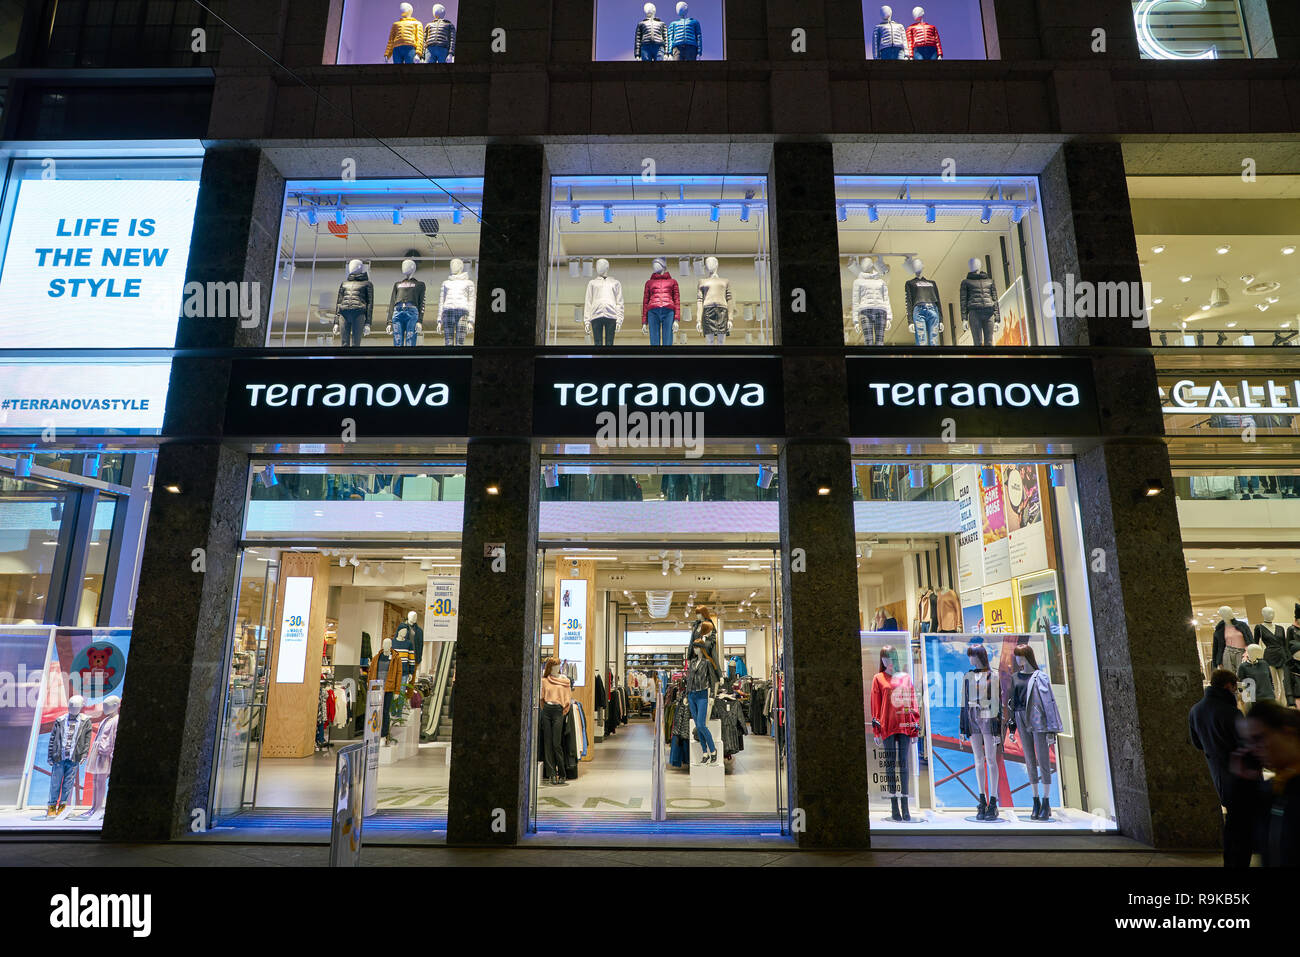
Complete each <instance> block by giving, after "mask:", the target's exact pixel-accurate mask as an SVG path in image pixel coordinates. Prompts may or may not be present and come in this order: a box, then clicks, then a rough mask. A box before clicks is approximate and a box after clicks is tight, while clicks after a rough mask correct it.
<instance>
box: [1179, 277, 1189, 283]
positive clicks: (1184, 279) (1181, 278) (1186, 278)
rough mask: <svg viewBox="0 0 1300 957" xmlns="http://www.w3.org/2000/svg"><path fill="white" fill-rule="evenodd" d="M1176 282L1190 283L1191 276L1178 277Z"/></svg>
mask: <svg viewBox="0 0 1300 957" xmlns="http://www.w3.org/2000/svg"><path fill="white" fill-rule="evenodd" d="M1178 281H1179V282H1191V281H1192V277H1191V276H1179V277H1178Z"/></svg>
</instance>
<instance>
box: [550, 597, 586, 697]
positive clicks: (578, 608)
mask: <svg viewBox="0 0 1300 957" xmlns="http://www.w3.org/2000/svg"><path fill="white" fill-rule="evenodd" d="M559 601H560V636H559V638H560V640H559V644H558V646H557V649H556V657H558V658H559V659H560V660H561V661H569V662H572V663H573V664H574V665H576V666H577V669H578V677H577V680H575V681H574V683H573V686H574V687H575V688H580V687H582V686H583V685H584V684H585V683H586V674H587V580H586V579H585V578H566V579H564V580H563V581H561V582H560V597H559Z"/></svg>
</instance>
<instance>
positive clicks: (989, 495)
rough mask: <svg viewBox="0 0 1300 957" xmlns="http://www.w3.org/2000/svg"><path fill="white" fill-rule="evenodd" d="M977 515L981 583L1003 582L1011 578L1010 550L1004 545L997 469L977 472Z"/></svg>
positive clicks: (1004, 535) (1004, 513)
mask: <svg viewBox="0 0 1300 957" xmlns="http://www.w3.org/2000/svg"><path fill="white" fill-rule="evenodd" d="M979 471H980V505H981V508H980V511H981V512H982V515H983V517H982V534H983V542H984V583H985V584H992V583H994V582H1004V581H1007V580H1008V579H1009V578H1010V577H1011V550H1010V543H1009V542H1008V541H1007V516H1006V510H1005V508H1004V505H1003V500H1002V478H1001V476H1000V475H999V474H998V471H999V470H998V467H997V466H992V465H986V466H983V467H981V468H980V470H979Z"/></svg>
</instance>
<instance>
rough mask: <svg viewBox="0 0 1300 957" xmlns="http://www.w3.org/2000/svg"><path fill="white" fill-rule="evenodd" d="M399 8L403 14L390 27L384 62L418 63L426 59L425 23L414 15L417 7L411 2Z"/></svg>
mask: <svg viewBox="0 0 1300 957" xmlns="http://www.w3.org/2000/svg"><path fill="white" fill-rule="evenodd" d="M398 9H399V10H400V11H401V16H400V17H399V18H398V19H397V20H395V21H393V25H392V27H390V28H389V31H388V49H387V50H385V52H384V62H385V63H388V62H390V61H391V62H393V63H418V62H419V61H420V60H422V59H424V25H423V24H421V23H420V21H419V20H417V19H415V17H414V16H413V15H412V14H413V13H414V11H415V8H414V7H412V6H411V5H410V4H409V3H404V4H402V5H401V7H399V8H398Z"/></svg>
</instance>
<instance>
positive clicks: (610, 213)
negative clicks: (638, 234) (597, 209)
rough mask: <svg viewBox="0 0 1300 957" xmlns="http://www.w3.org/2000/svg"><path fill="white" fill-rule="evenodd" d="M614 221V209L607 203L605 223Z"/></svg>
mask: <svg viewBox="0 0 1300 957" xmlns="http://www.w3.org/2000/svg"><path fill="white" fill-rule="evenodd" d="M613 221H614V207H613V206H610V205H609V204H608V203H607V204H605V222H607V223H612V222H613Z"/></svg>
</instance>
